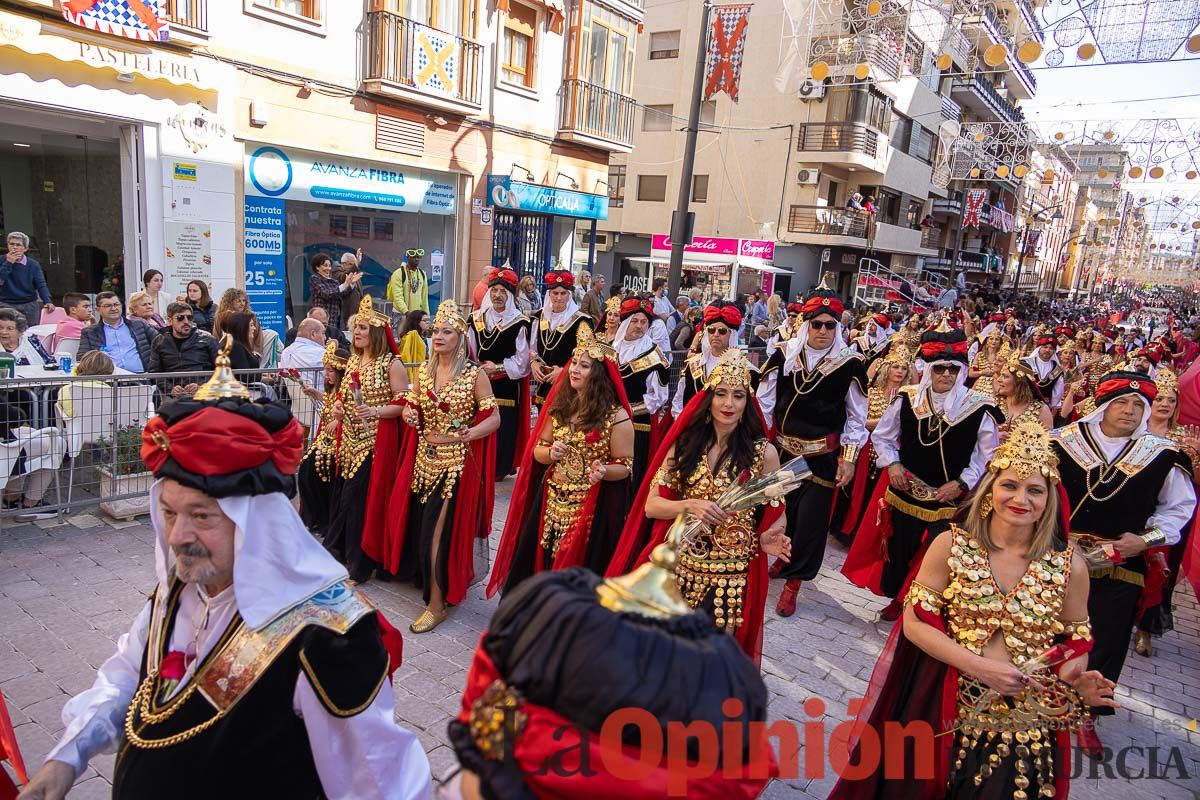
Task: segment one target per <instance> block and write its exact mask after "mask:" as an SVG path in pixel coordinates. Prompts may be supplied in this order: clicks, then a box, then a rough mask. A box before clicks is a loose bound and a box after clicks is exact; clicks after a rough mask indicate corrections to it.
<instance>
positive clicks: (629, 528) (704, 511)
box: [608, 350, 829, 663]
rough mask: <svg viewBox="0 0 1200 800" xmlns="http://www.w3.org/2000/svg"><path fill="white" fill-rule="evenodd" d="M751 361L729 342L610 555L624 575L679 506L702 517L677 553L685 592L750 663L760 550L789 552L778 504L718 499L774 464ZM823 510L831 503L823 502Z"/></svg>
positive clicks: (757, 629) (756, 630)
mask: <svg viewBox="0 0 1200 800" xmlns="http://www.w3.org/2000/svg"><path fill="white" fill-rule="evenodd" d="M752 372H753V367H751V365H750V362H748V361H747V360H746V356H745V355H744V354H743V353H742V352H741V351H740V350H729V351H728V352H726V354H725V355H724V356H722V358H721V362H720V363H719V364H718V365H717V367H716V368H715V369H714V370H713V371H712V373H711V374H710V375H709V378H708V382H707V384H706V385H705V388H704V390H703V391H701V392H699V393H698V394H697V395H696V396H695V397H693V398H692V399H691V400H690V401H689V402H688V404H687V406H685V407H684V410H683V413H682V414H681V415H680V417H679V418H678V419H677V420H676V424H675V425H673V426H672V427H671V430H670V433H669V434H668V436H667V438H666V439H665V440H664V441H663V443H662V446H661V447H660V448H659V450H658V452H657V453H656V454H655V456H654V460H653V461H652V462H651V463H650V471H649V472H648V473H647V477H646V481H645V483H643V484H642V487H641V489H640V490H639V492H638V496H637V498H636V499H635V500H634V503H633V508H632V513H631V514H630V516H629V521H628V522H627V523H626V525H625V530H624V531H623V532H622V534H621V544H620V546H619V547H618V548H617V552H616V554H615V556H614V557H613V561H612V564H611V565H609V568H608V574H609V575H610V576H614V575H621V574H623V573H625V572H627V571H629V570H630V569H632V568H633V567H634V566H636V565H637V564H639V563H641V562H644V561H646V560H647V559H648V558H650V556H651V552H652V550H653V548H654V546H656V545H658V544H659V543H660V542H662V541H664V539H665V538H666V536H667V531H668V529H669V527H670V525H671V521H672V520H674V519H675V518H676V517H677V516H679V515H680V514H686V515H688V516H689V517H690V518H693V519H696V520H699V521H701V522H703V523H704V524H705V525H706V526H708V527H707V528H706V529H705V531H704V532H703V533H702V534H701V535H700V536H698V537H697V538H696V539H694V540H692V541H689V542H685V543H684V544H683V546H682V547H681V549H680V551H679V553H678V565H677V567H676V572H677V574H678V578H679V588H680V591H681V592H682V594H683V598H684V599H685V600H686V601H687V603H688V605H690V606H691V607H692V608H696V609H702V610H704V611H705V612H706V613H707V614H709V615H710V616H711V617H712V618H713V620H714V621H715V622H716V624H717V627H718V628H720V629H722V630H725V631H726V632H728V633H731V634H733V635H734V636H735V637H736V638H737V640H738V642H739V644H741V646H742V649H743V650H745V651H746V654H747V655H749V656H750V657H751V658H753V659H754V660H755V662H756V663H757V662H758V661H759V659H760V656H761V654H762V631H763V610H764V607H765V605H766V598H767V574H766V572H767V564H766V556H767V555H774V556H776V557H778V558H780V559H781V560H782V561H783V562H786V561H787V560H788V557H789V556H790V554H791V542H790V540H789V538H788V536H787V533H786V524H787V519H786V516H785V515H784V514H783V507H782V505H773V506H766V507H764V508H761V509H757V510H756V509H749V510H746V511H740V512H738V513H736V514H728V513H726V512H725V511H724V510H722V509H721V508H720V506H718V505H717V503H716V502H715V501H717V500H719V499H720V498H721V496H722V495H724V494H725V492H726V491H727V490H728V489H729V488H730V487H731V486H733V485H734V484H735V483H736V482H737V481H738V479H739V477H740V476H742V475H745V474H748V475H749V479H750V480H753V479H754V478H758V477H760V476H762V475H764V474H771V473H774V472H776V471H777V470H778V469H779V454H778V453H777V452H776V450H775V448H774V447H773V446H772V445H771V444H770V442H768V441H767V438H766V430H765V428H764V427H763V421H762V417H761V416H760V414H759V410H758V407H757V406H758V404H757V402H756V401H755V399H754V395H753V393H752V391H751V388H750V382H751V375H752ZM825 513H826V514H828V513H829V512H828V509H826V512H825Z"/></svg>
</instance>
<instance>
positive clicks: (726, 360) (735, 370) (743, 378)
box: [704, 347, 752, 389]
mask: <svg viewBox="0 0 1200 800" xmlns="http://www.w3.org/2000/svg"><path fill="white" fill-rule="evenodd" d="M751 369H752V367H751V366H750V362H749V361H747V360H746V354H745V353H743V352H742V351H741V350H740V349H738V348H736V347H731V348H729V349H728V350H726V351H725V354H724V355H722V356H721V360H720V361H718V362H717V365H716V366H715V367H713V371H712V372H711V373H709V375H708V380H707V381H705V382H704V388H705V389H715V388H716V387H717V386H718V385H719V384H722V383H723V384H725V385H726V386H730V387H741V388H743V389H749V388H750V370H751Z"/></svg>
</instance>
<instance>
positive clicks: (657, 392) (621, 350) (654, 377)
mask: <svg viewBox="0 0 1200 800" xmlns="http://www.w3.org/2000/svg"><path fill="white" fill-rule="evenodd" d="M660 324H661V323H660ZM651 344H656V343H655V342H654V341H653V339H652V338H651V335H650V334H649V333H647V334H644V335H643V336H641V337H640V338H638V339H634V340H633V341H628V340H626V339H622V340H621V341H619V342H617V346H616V347H615V348H614V349H615V350H616V351H617V363H618V364H622V365H624V364H628V363H629V362H630V361H633V360H635V359H636V358H638V357H639V356H641V355H643V354H645V353H646V352H647V351H648V350H649V347H650V345H651ZM659 349H660V350H661V349H662V348H659ZM669 399H670V393H669V392H668V391H667V387H666V386H665V385H664V384H663V382H662V381H661V380H659V378H658V373H657V372H651V373H650V374H649V375H647V376H646V394H645V396H644V397H630V398H629V404H630V405H637V403H638V401H639V400H640V401H641V402H643V403H645V404H646V411H648V412H650V414H651V416H653V415H654V414H657V413H658V412H659V410H661V409H663V408H665V407H666V405H667V401H668V400H669Z"/></svg>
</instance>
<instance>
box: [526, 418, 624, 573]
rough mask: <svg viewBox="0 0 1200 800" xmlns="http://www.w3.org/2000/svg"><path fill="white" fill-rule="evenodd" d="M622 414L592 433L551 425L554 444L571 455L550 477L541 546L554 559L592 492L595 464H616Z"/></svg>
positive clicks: (607, 419)
mask: <svg viewBox="0 0 1200 800" xmlns="http://www.w3.org/2000/svg"><path fill="white" fill-rule="evenodd" d="M618 410H619V409H617V408H614V409H613V410H612V411H611V412H610V413H609V415H608V416H607V417H606V418H605V420H604V424H603V425H602V426H601V427H599V428H597V429H594V430H590V431H585V430H575V429H574V428H572V427H571V426H570V425H566V424H563V423H560V422H559V421H558V420H557V419H552V420H551V421H550V425H551V430H552V431H553V437H554V438H553V439H552V441H555V442H563V443H564V444H566V445H567V454H566V455H565V456H563V458H562V459H561V460H560V461H559V462H558V463H556V464H554V466H553V467H552V468H551V469H550V471H549V473H548V474H547V475H546V506H545V519H544V520H543V522H542V538H541V542H540V544H541V546H542V549H543V550H547V551H549V552H550V554H551V555H552V556H556V555H558V546H559V544H560V543H561V542H562V538H563V536H564V535H565V534H566V533H567V531H568V530H569V529H570V527H571V522H572V520H574V519H575V515H576V514H577V513H578V512H579V507H580V505H582V503H583V499H584V497H585V496H586V495H587V493H588V489H590V488H591V484H590V483H589V482H588V472H589V471H590V470H591V465H592V462H593V461H599V462H600V463H601V464H608V463H610V462H611V461H612V429H613V424H614V423H615V422H616V418H617V411H618Z"/></svg>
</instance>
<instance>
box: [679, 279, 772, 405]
mask: <svg viewBox="0 0 1200 800" xmlns="http://www.w3.org/2000/svg"><path fill="white" fill-rule="evenodd" d="M702 324H703V327H702V328H701V330H700V335H699V336H697V337H696V342H695V343H694V344H693V345H692V350H693V352H692V353H690V354H688V357H687V359H686V360H685V361H684V364H683V369H681V370H680V371H679V372H680V375H679V383H678V384H677V385H676V387H675V396H674V397H673V398H672V400H671V416H672V417H673V418H676V419H677V418H678V417H679V415H680V414H682V413H683V407H684V406H685V405H687V403H688V401H689V400H691V399H692V398H693V397H695V396H696V393H697V392H699V391H700V390H701V389H703V388H704V384H705V383H707V381H708V376H709V374H710V373H712V371H713V369H714V368H715V367H716V366H717V364H719V363H720V361H721V357H722V356H724V355H725V352H726V351H727V350H729V349H730V348H735V349H736V348H737V346H738V334H737V332H738V329H740V328H741V327H742V312H740V311H738V309H737V306H735V305H734V304H733V303H727V302H725V301H723V300H717V301H716V302H714V303H710V304H709V305H707V306H705V308H704V320H703V323H702ZM753 379H754V385H755V387H757V386H758V370H755V371H754V373H753Z"/></svg>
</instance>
